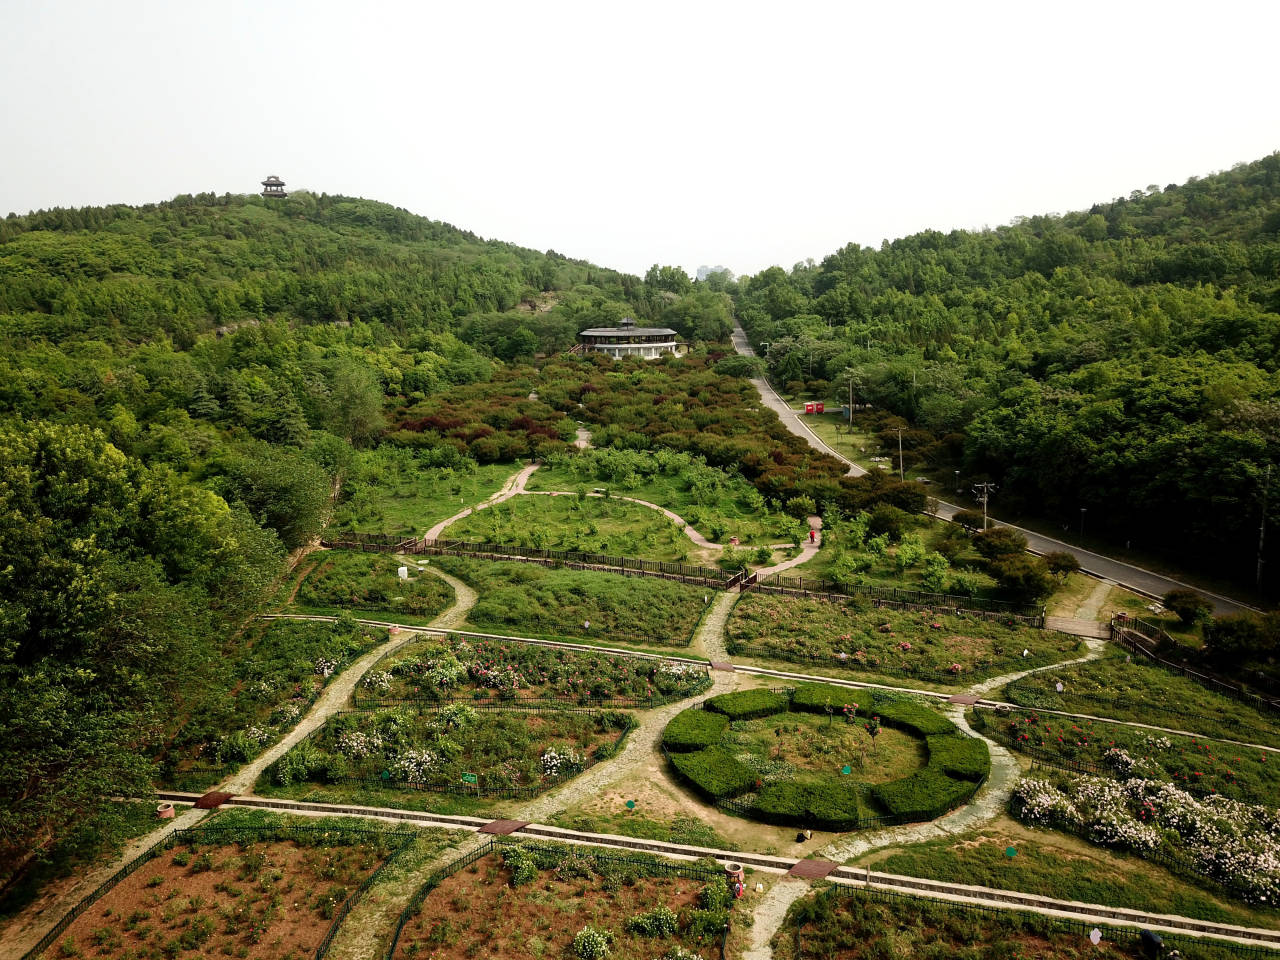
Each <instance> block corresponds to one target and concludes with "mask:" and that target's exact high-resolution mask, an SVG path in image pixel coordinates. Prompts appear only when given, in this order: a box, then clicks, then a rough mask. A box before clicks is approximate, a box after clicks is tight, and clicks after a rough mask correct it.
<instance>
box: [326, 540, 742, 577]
mask: <svg viewBox="0 0 1280 960" xmlns="http://www.w3.org/2000/svg"><path fill="white" fill-rule="evenodd" d="M320 542H321V545H322V546H326V547H332V548H335V549H342V550H361V551H364V552H366V553H403V554H410V555H419V554H426V555H428V556H453V557H471V558H473V559H478V560H511V561H515V562H519V563H536V564H539V565H542V566H555V567H567V568H568V569H570V570H596V571H600V572H603V573H616V574H621V575H622V576H628V577H658V578H661V579H663V580H676V581H679V582H680V583H691V584H696V585H698V586H701V587H711V588H714V589H717V590H729V589H732V588H733V587H734V586H735V585H737V583H738V582H739V581H740V580H741V579H742V578H743V577H744V576H745V574H746V571H745V570H739V571H738V572H736V573H726V572H725V571H723V570H720V569H718V568H716V567H700V566H692V565H690V564H685V563H674V562H668V561H661V560H641V559H639V558H638V557H615V556H609V555H607V554H600V553H583V552H581V551H578V550H547V549H544V548H542V547H534V546H531V545H529V544H523V543H520V544H507V543H486V542H483V541H470V540H429V539H427V538H425V537H424V538H422V539H420V540H416V539H413V538H405V537H400V536H397V535H395V534H384V533H342V534H336V535H334V536H333V537H331V538H326V539H324V540H321V541H320Z"/></svg>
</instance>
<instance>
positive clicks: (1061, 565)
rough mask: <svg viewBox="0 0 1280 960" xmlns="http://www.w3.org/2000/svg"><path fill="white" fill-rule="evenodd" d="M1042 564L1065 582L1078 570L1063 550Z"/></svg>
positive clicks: (1070, 555)
mask: <svg viewBox="0 0 1280 960" xmlns="http://www.w3.org/2000/svg"><path fill="white" fill-rule="evenodd" d="M1044 562H1045V565H1046V566H1047V567H1048V568H1049V572H1050V573H1051V574H1053V575H1054V576H1055V577H1058V578H1060V579H1062V580H1066V579H1067V577H1069V576H1071V574H1073V573H1075V572H1076V571H1077V570H1079V569H1080V561H1079V560H1077V559H1076V555H1075V554H1074V553H1067V551H1065V550H1054V551H1053V552H1052V553H1046V554H1045V555H1044ZM1166 606H1168V604H1166Z"/></svg>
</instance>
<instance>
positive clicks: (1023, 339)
mask: <svg viewBox="0 0 1280 960" xmlns="http://www.w3.org/2000/svg"><path fill="white" fill-rule="evenodd" d="M733 291H734V294H735V297H736V299H737V309H738V314H739V316H740V318H741V320H742V323H743V325H744V327H745V328H746V329H747V331H748V333H749V335H750V337H751V338H752V340H753V341H754V342H755V343H757V344H765V343H767V344H768V348H767V355H768V365H769V371H770V374H771V376H772V377H773V379H774V380H775V381H776V382H777V383H779V384H792V385H793V387H794V388H795V389H796V390H797V391H801V390H803V391H807V392H812V393H814V394H815V395H816V396H818V397H819V398H821V397H825V398H827V399H832V400H841V401H843V400H845V398H847V396H848V394H849V392H850V386H852V393H853V395H854V402H855V403H859V404H865V403H870V404H872V405H873V406H874V407H875V408H877V409H878V410H879V411H880V412H881V414H880V415H879V416H878V417H876V418H875V419H874V420H872V421H871V422H870V424H869V426H870V428H871V429H877V428H878V429H881V430H890V429H893V428H896V427H898V426H901V427H904V428H906V429H904V432H903V437H904V447H905V448H906V451H907V452H906V460H907V464H908V466H911V465H912V464H920V465H923V466H925V467H933V468H935V469H938V470H944V471H946V474H947V475H948V476H949V475H950V473H951V471H952V470H953V469H954V470H961V471H962V473H963V475H964V476H965V477H968V478H972V479H974V480H980V479H982V480H993V481H995V482H996V483H997V484H998V485H999V492H998V494H997V498H996V500H995V501H993V503H996V504H998V505H999V506H1000V507H1001V508H1002V509H1004V510H1005V511H1006V512H1008V513H1022V514H1024V515H1027V516H1038V517H1041V518H1044V519H1045V520H1048V521H1052V522H1061V523H1064V524H1066V523H1070V524H1071V525H1072V526H1073V527H1074V526H1075V522H1074V518H1076V517H1077V516H1079V513H1078V511H1079V510H1080V509H1081V508H1085V509H1087V511H1088V517H1089V520H1090V526H1091V528H1092V529H1094V530H1096V531H1108V532H1109V534H1110V536H1111V537H1112V539H1113V541H1114V542H1115V543H1117V544H1120V545H1123V544H1124V543H1125V542H1127V541H1133V542H1134V543H1135V545H1137V544H1141V545H1142V546H1143V547H1144V548H1145V549H1147V550H1148V552H1151V553H1164V554H1166V555H1168V556H1170V557H1175V558H1177V560H1178V562H1180V563H1184V564H1185V563H1188V562H1192V563H1196V564H1199V565H1200V566H1201V567H1202V568H1204V569H1213V570H1215V571H1216V572H1218V573H1220V574H1225V575H1227V576H1230V577H1232V578H1233V579H1235V580H1237V581H1238V582H1240V583H1244V584H1248V585H1252V584H1253V582H1254V574H1255V570H1256V560H1257V547H1258V539H1259V537H1258V534H1259V526H1260V521H1261V519H1262V513H1263V509H1264V504H1265V505H1266V509H1267V511H1268V513H1269V517H1268V526H1269V527H1270V528H1271V529H1269V530H1268V536H1267V539H1268V540H1269V541H1270V543H1269V544H1268V554H1267V560H1268V563H1267V565H1266V567H1265V571H1266V574H1267V576H1266V586H1267V588H1268V590H1269V592H1270V593H1271V594H1273V595H1274V594H1275V592H1276V591H1277V585H1278V584H1280V563H1278V562H1277V560H1278V559H1280V553H1277V551H1276V549H1275V547H1274V545H1275V543H1276V537H1275V535H1274V524H1275V518H1276V516H1277V515H1280V472H1276V473H1275V475H1270V474H1269V473H1268V471H1269V469H1270V467H1271V466H1272V465H1273V464H1275V463H1276V461H1277V458H1278V455H1280V154H1273V155H1271V156H1268V157H1266V158H1264V159H1262V160H1260V161H1258V162H1256V163H1252V164H1248V165H1241V166H1238V167H1236V168H1234V169H1232V170H1230V171H1228V172H1225V173H1221V174H1217V175H1214V176H1210V177H1205V178H1203V179H1192V180H1190V181H1188V182H1187V183H1185V184H1181V185H1178V184H1169V185H1168V186H1166V187H1164V188H1163V189H1161V188H1160V187H1158V186H1152V187H1148V188H1147V189H1146V190H1138V191H1134V192H1133V193H1132V194H1131V195H1130V196H1128V197H1124V198H1120V199H1117V200H1115V201H1113V202H1111V203H1100V204H1097V205H1096V206H1094V207H1093V208H1091V209H1089V210H1087V211H1081V212H1077V213H1070V214H1066V215H1065V216H1055V215H1047V216H1036V217H1030V218H1027V219H1021V220H1018V221H1016V222H1014V223H1012V224H1010V225H1008V226H1004V227H1000V228H997V229H994V230H984V231H979V232H973V231H961V230H957V231H953V232H951V233H947V234H943V233H939V232H935V231H926V232H924V233H920V234H916V235H914V236H910V237H906V238H903V239H901V240H896V241H893V242H891V243H890V242H886V243H884V244H883V245H882V246H881V247H880V249H878V250H875V249H870V248H864V247H859V246H857V245H849V246H846V247H844V248H843V249H841V250H838V251H836V252H835V253H832V254H831V255H830V256H828V257H826V258H825V259H823V261H822V262H821V263H820V264H817V263H814V262H812V261H809V262H807V263H802V264H797V265H796V266H795V267H794V268H793V269H791V270H790V271H786V270H783V269H781V268H778V267H774V268H771V269H769V270H766V271H764V272H762V273H759V274H757V275H755V276H753V277H749V278H743V279H742V280H741V281H740V282H739V283H737V284H736V285H734V288H733ZM894 436H895V437H896V433H895V434H894ZM1269 476H1270V477H1271V483H1272V484H1273V486H1272V487H1271V489H1270V490H1268V477H1269Z"/></svg>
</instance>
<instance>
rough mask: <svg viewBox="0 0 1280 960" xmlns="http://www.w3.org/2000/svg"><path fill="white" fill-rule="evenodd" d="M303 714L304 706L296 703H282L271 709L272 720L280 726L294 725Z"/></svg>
mask: <svg viewBox="0 0 1280 960" xmlns="http://www.w3.org/2000/svg"><path fill="white" fill-rule="evenodd" d="M300 716H302V707H301V706H300V705H299V704H296V703H292V702H290V703H282V704H280V705H279V706H278V707H276V708H275V709H274V710H272V711H271V722H272V723H273V724H275V725H276V726H278V727H287V726H293V724H294V723H295V722H296V721H297V719H298V717H300Z"/></svg>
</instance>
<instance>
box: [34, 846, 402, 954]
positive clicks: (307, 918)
mask: <svg viewBox="0 0 1280 960" xmlns="http://www.w3.org/2000/svg"><path fill="white" fill-rule="evenodd" d="M412 838H413V834H411V833H384V832H378V831H369V830H365V831H360V830H355V829H350V828H346V829H344V828H342V827H339V826H336V825H334V826H331V827H329V828H314V827H313V828H310V829H298V828H285V827H273V828H264V829H260V830H254V829H252V828H235V829H231V830H219V829H216V828H213V827H211V828H207V829H199V830H192V831H184V832H182V833H181V834H179V835H178V837H177V839H176V840H171V841H168V842H167V843H166V845H165V846H163V847H161V848H156V849H155V850H154V851H153V852H154V853H155V856H153V857H151V859H149V860H146V861H145V862H143V863H141V864H140V865H139V866H138V867H137V868H136V869H134V870H133V872H132V873H130V874H128V875H127V876H125V877H124V878H123V879H121V880H120V881H119V882H117V883H116V884H115V885H114V886H112V887H111V888H110V890H108V891H107V892H106V894H105V895H104V896H102V897H101V899H99V900H98V901H97V902H96V903H94V904H93V905H92V906H90V907H89V908H88V909H87V910H85V912H84V913H82V914H81V915H80V916H79V917H78V918H77V919H76V920H75V921H74V922H72V923H71V925H70V926H69V927H67V928H66V930H65V931H64V932H63V933H62V934H60V935H59V937H58V939H57V946H55V947H51V948H50V949H49V950H48V951H46V953H45V955H46V956H59V957H77V956H85V957H152V956H154V957H178V956H205V957H208V956H230V957H248V956H253V957H261V958H266V960H272V958H286V957H294V958H301V957H303V956H311V955H314V953H315V951H316V949H317V948H318V947H319V946H320V944H321V942H322V941H323V940H324V939H325V936H326V934H327V933H328V932H329V931H330V929H332V928H333V927H334V926H335V925H336V923H337V922H338V921H340V919H341V918H342V917H343V916H344V915H345V910H344V908H345V907H347V906H348V905H349V902H350V901H351V900H352V899H353V896H354V895H355V893H356V891H357V889H358V888H359V887H360V885H361V884H362V883H364V882H365V881H366V880H367V879H368V878H369V877H370V876H371V875H373V874H374V872H375V871H376V870H378V869H379V867H381V866H382V865H383V864H385V863H386V862H387V861H388V860H389V858H391V857H392V856H393V855H394V854H395V853H396V852H397V851H398V850H400V849H403V848H404V846H405V845H406V844H407V843H408V842H409V841H410V840H412Z"/></svg>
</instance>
